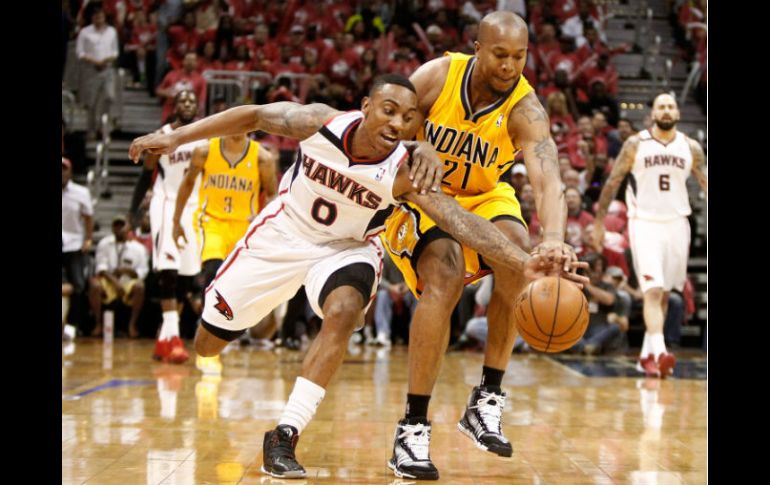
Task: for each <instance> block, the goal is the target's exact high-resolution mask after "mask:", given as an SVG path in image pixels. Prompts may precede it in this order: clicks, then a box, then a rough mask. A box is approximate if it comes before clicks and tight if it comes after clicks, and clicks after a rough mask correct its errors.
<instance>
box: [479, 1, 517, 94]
mask: <svg viewBox="0 0 770 485" xmlns="http://www.w3.org/2000/svg"><path fill="white" fill-rule="evenodd" d="M528 44H529V33H528V30H527V23H526V22H524V20H523V19H522V18H521V17H519V16H518V15H516V14H515V13H513V12H492V13H490V14H489V15H487V16H486V17H484V18H483V19H481V22H480V23H479V36H478V39H477V40H476V44H475V46H476V59H477V63H476V68H475V69H474V73H473V75H474V76H475V78H476V80H477V83H478V84H477V86H478V87H480V88H481V89H482V90H485V91H488V92H490V93H492V94H493V95H494V96H497V97H504V96H507V95H508V93H509V92H510V91H511V90H512V89H513V87H514V86H515V85H516V83H517V82H518V80H519V76H520V75H521V73H522V71H523V70H524V65H525V64H526V62H527V46H528ZM478 87H477V89H478Z"/></svg>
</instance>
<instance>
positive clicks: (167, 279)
mask: <svg viewBox="0 0 770 485" xmlns="http://www.w3.org/2000/svg"><path fill="white" fill-rule="evenodd" d="M176 281H177V272H176V271H174V270H171V269H164V270H163V271H161V272H160V274H159V275H158V286H159V289H160V298H161V299H162V300H170V299H174V298H176Z"/></svg>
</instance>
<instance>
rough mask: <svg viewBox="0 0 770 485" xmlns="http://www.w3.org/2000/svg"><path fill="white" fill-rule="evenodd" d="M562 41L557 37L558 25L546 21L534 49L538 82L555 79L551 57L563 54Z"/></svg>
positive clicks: (533, 54) (533, 55)
mask: <svg viewBox="0 0 770 485" xmlns="http://www.w3.org/2000/svg"><path fill="white" fill-rule="evenodd" d="M561 53H562V52H561V42H559V39H558V38H557V29H556V25H554V24H553V23H552V22H544V23H543V25H542V27H541V28H540V33H539V34H538V36H537V44H536V45H535V48H534V49H533V51H532V57H533V58H534V60H535V66H536V67H537V71H538V78H537V81H538V83H549V82H551V81H552V80H553V76H554V73H553V71H552V70H551V64H550V59H551V57H552V56H553V55H556V54H561Z"/></svg>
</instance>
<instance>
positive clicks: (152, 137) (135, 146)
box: [128, 133, 179, 163]
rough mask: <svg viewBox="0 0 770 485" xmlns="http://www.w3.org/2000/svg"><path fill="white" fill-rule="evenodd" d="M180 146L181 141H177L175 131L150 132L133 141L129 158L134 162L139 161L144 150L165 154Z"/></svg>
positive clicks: (129, 150) (129, 149)
mask: <svg viewBox="0 0 770 485" xmlns="http://www.w3.org/2000/svg"><path fill="white" fill-rule="evenodd" d="M178 146H179V143H178V142H177V141H176V139H175V137H174V136H173V133H167V134H164V133H150V134H149V135H144V136H140V137H139V138H135V139H134V141H133V142H131V146H130V147H128V158H130V159H131V160H133V161H134V163H138V162H139V157H140V156H142V153H143V152H147V153H151V154H156V155H165V154H169V153H172V152H173V151H174V150H176V149H177V147H178Z"/></svg>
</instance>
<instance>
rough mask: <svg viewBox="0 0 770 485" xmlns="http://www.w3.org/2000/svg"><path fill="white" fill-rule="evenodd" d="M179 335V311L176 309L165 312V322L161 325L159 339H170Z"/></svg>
mask: <svg viewBox="0 0 770 485" xmlns="http://www.w3.org/2000/svg"><path fill="white" fill-rule="evenodd" d="M178 336H179V313H177V312H176V310H171V311H167V312H163V324H162V325H161V327H160V335H158V340H170V339H171V337H178Z"/></svg>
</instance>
